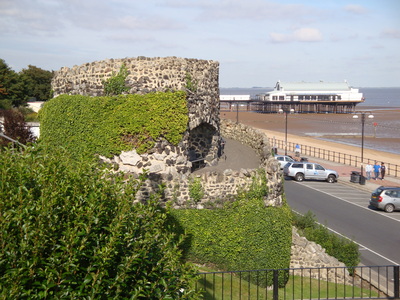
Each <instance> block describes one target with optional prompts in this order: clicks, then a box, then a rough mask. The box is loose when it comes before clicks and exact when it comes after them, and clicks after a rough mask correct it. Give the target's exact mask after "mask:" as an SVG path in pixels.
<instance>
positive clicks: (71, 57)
mask: <svg viewBox="0 0 400 300" xmlns="http://www.w3.org/2000/svg"><path fill="white" fill-rule="evenodd" d="M0 41H1V43H0V58H2V59H4V60H5V61H6V63H7V64H8V65H9V66H10V67H11V68H12V69H13V70H15V71H20V70H21V69H23V68H26V67H27V66H28V65H34V66H37V67H40V68H42V69H45V70H58V69H60V68H61V67H63V66H67V67H72V66H74V65H80V64H84V63H86V62H92V61H98V60H103V59H107V58H124V57H137V56H147V57H165V56H177V57H186V58H197V59H207V60H216V61H218V62H219V63H220V86H221V87H253V86H260V87H271V86H274V85H275V83H276V81H277V80H282V81H310V82H314V81H319V80H323V81H335V82H336V81H343V80H347V81H348V82H349V83H350V85H352V86H355V87H400V1H399V0H376V1H375V0H354V1H344V0H334V1H331V0H308V1H306V0H303V1H300V0H280V1H277V0H276V1H267V0H79V1H78V0H0Z"/></svg>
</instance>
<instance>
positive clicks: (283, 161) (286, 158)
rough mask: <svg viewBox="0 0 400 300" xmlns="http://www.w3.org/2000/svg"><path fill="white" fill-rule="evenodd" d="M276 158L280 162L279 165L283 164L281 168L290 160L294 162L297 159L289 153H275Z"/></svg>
mask: <svg viewBox="0 0 400 300" xmlns="http://www.w3.org/2000/svg"><path fill="white" fill-rule="evenodd" d="M274 157H275V159H276V160H277V161H278V162H279V165H280V166H281V169H283V167H284V166H285V165H286V164H287V163H288V162H293V161H295V160H294V159H293V158H292V157H290V156H289V155H275V156H274Z"/></svg>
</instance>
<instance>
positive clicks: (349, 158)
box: [268, 138, 400, 177]
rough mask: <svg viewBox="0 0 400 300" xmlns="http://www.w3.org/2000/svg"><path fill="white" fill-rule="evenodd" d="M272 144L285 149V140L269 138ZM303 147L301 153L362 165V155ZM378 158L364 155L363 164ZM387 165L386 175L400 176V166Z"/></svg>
mask: <svg viewBox="0 0 400 300" xmlns="http://www.w3.org/2000/svg"><path fill="white" fill-rule="evenodd" d="M268 140H269V143H270V145H275V146H276V147H277V148H279V149H285V141H284V140H280V139H276V138H268ZM296 144H298V143H293V142H288V143H287V149H294V147H295V146H296ZM299 145H300V147H301V154H302V155H305V156H307V155H308V156H312V157H315V158H320V159H323V160H328V161H332V162H335V163H340V164H344V165H349V166H354V167H360V166H361V156H357V155H351V154H346V153H342V152H338V151H332V150H327V149H324V148H318V147H312V146H309V145H303V144H299ZM376 160H377V159H376V158H375V159H373V158H368V157H364V161H363V164H364V165H365V164H372V165H373V164H375V161H376ZM385 165H386V175H389V176H393V177H399V176H400V166H399V165H396V164H391V163H387V162H385Z"/></svg>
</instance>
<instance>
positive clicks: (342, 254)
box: [293, 211, 360, 272]
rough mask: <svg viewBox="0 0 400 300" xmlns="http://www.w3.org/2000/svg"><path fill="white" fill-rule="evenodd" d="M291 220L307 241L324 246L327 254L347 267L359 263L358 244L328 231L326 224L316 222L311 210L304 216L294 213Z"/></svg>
mask: <svg viewBox="0 0 400 300" xmlns="http://www.w3.org/2000/svg"><path fill="white" fill-rule="evenodd" d="M293 220H294V222H293V225H294V226H296V227H297V228H299V229H300V233H302V234H303V235H304V236H305V237H306V238H307V239H308V240H309V241H313V242H316V243H317V244H319V245H321V246H322V247H323V248H325V250H326V253H327V254H329V255H331V256H333V257H335V258H336V259H337V260H339V261H341V262H342V263H344V264H345V265H346V266H347V267H355V266H357V265H358V264H359V262H360V253H359V251H358V245H357V244H356V243H354V242H353V241H351V240H349V239H347V238H344V237H341V236H338V235H336V234H335V233H333V232H331V231H329V229H328V228H327V227H326V226H324V225H322V224H318V223H317V219H316V218H315V215H314V214H313V213H312V212H310V211H308V212H307V213H306V214H305V215H304V216H301V215H299V214H296V213H294V214H293ZM350 272H351V269H350Z"/></svg>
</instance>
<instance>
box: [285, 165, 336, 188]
mask: <svg viewBox="0 0 400 300" xmlns="http://www.w3.org/2000/svg"><path fill="white" fill-rule="evenodd" d="M283 174H284V175H285V176H287V177H292V178H294V179H295V180H296V181H303V180H304V179H315V180H326V181H328V182H329V183H333V182H336V181H337V179H338V178H339V174H338V173H337V172H336V171H334V170H329V169H325V168H324V167H323V166H321V165H319V164H316V163H309V162H297V161H295V162H289V163H287V164H286V165H285V167H284V168H283Z"/></svg>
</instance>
